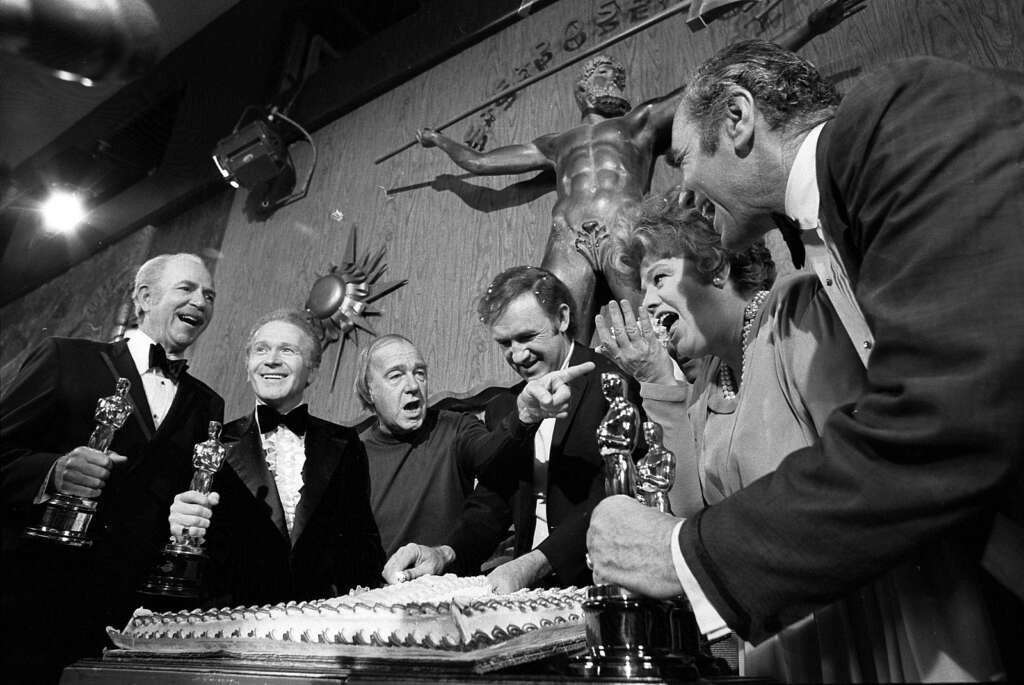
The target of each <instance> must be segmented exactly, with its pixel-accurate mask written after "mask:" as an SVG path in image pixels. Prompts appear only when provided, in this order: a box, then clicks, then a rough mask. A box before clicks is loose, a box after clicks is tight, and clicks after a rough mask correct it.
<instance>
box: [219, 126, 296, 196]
mask: <svg viewBox="0 0 1024 685" xmlns="http://www.w3.org/2000/svg"><path fill="white" fill-rule="evenodd" d="M213 163H214V164H216V165H217V168H218V169H219V170H220V174H221V176H223V177H224V178H225V179H227V182H228V183H230V184H231V185H232V186H233V187H235V188H238V187H239V186H242V187H244V188H252V187H253V186H255V185H257V184H259V183H263V182H265V181H269V180H271V179H273V178H276V177H277V175H278V174H280V173H281V171H282V170H283V169H284V168H285V167H286V166H287V165H288V152H287V151H286V150H285V148H284V142H283V141H282V140H281V137H280V136H278V135H277V133H276V132H275V131H273V130H272V129H271V128H270V126H268V125H267V122H266V121H264V120H263V119H257V120H256V121H254V122H252V123H249V124H246V125H245V126H243V127H242V128H240V129H238V130H237V131H235V132H234V133H232V134H231V135H229V136H228V137H227V138H224V139H223V140H221V141H220V142H219V143H217V147H216V148H215V149H214V152H213Z"/></svg>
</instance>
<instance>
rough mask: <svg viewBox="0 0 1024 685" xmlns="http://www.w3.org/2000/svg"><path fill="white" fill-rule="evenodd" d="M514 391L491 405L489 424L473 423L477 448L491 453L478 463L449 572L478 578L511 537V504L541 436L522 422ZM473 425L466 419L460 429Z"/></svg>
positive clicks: (456, 532)
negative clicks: (524, 464)
mask: <svg viewBox="0 0 1024 685" xmlns="http://www.w3.org/2000/svg"><path fill="white" fill-rule="evenodd" d="M517 387H518V386H517ZM513 391H515V389H513ZM513 391H510V393H509V394H507V395H499V396H498V397H496V398H495V399H494V400H492V401H491V403H490V404H489V405H488V407H487V412H486V414H485V419H486V425H485V424H482V423H480V422H479V421H475V420H474V422H475V424H476V425H475V427H472V428H470V429H469V430H471V431H472V433H473V437H472V439H471V442H472V443H473V444H474V445H475V447H474V449H480V450H488V452H486V453H485V455H486V456H485V458H483V459H482V460H480V461H479V462H478V466H477V469H478V470H477V471H476V475H477V477H478V482H477V485H476V487H475V488H474V489H473V492H472V493H471V494H470V495H469V497H467V498H466V502H465V504H463V507H462V513H461V514H460V515H459V519H458V521H457V522H456V525H455V527H454V529H453V530H452V532H451V534H450V535H449V536H448V539H447V541H446V544H448V545H449V546H451V548H452V549H453V550H454V551H455V562H454V563H453V565H452V567H451V568H450V569H449V570H450V571H452V572H454V573H458V574H460V575H472V574H476V573H479V572H480V566H481V564H483V563H484V562H485V561H487V559H488V558H489V557H490V555H491V553H492V552H493V551H494V549H495V547H497V545H498V543H499V542H501V540H502V539H504V538H505V537H506V536H507V534H508V529H509V526H511V525H512V518H513V510H512V499H513V497H514V496H515V493H516V490H517V489H518V486H519V477H518V469H519V468H520V467H521V463H522V461H523V459H524V458H525V457H524V455H529V454H532V450H533V442H532V441H533V434H534V433H535V432H536V427H535V426H525V425H524V424H522V423H520V422H519V419H518V416H517V415H516V412H515V395H514V394H512V392H513ZM468 426H469V421H468V420H466V421H464V422H463V424H462V425H460V428H467V427H468ZM461 439H462V436H461V435H460V440H461Z"/></svg>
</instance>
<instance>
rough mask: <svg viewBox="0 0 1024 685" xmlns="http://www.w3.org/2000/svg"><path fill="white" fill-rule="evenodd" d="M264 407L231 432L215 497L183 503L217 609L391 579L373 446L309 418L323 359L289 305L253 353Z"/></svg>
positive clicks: (184, 523) (174, 518)
mask: <svg viewBox="0 0 1024 685" xmlns="http://www.w3.org/2000/svg"><path fill="white" fill-rule="evenodd" d="M245 356H246V371H247V373H248V376H249V383H250V384H251V385H252V388H253V391H254V392H255V394H256V411H255V412H253V413H252V414H249V415H247V416H245V417H242V418H240V419H238V420H236V421H232V422H231V423H229V424H228V425H227V426H225V428H224V440H225V441H226V442H230V443H232V444H230V446H229V449H228V453H227V457H226V458H225V462H224V465H223V466H222V467H221V470H220V471H219V472H218V473H217V475H216V476H215V477H214V481H213V492H211V493H210V494H209V495H201V494H199V493H197V492H194V491H190V492H184V493H181V494H180V495H178V496H177V497H176V498H175V501H174V504H173V505H172V506H171V513H170V517H169V522H170V532H171V534H172V535H174V536H181V535H182V532H183V529H185V528H188V529H189V534H190V535H193V536H204V535H205V537H206V539H207V542H206V545H205V546H206V549H207V552H208V553H209V555H210V564H209V566H208V568H207V569H206V571H205V573H204V574H203V589H204V602H205V603H206V604H209V605H216V606H225V605H231V606H235V605H238V604H245V605H252V604H270V603H276V602H283V601H290V600H311V599H319V598H323V597H332V596H336V595H340V594H344V593H346V592H348V591H349V590H350V589H352V588H354V587H355V586H357V585H366V586H374V585H379V584H380V582H381V578H380V572H381V568H382V566H383V564H384V552H383V550H382V549H381V545H380V535H379V533H378V532H377V526H376V524H375V522H374V519H373V513H372V512H371V510H370V500H369V476H368V474H367V462H366V451H365V450H364V449H363V445H362V443H361V442H360V441H359V438H358V436H357V435H356V433H355V431H353V430H352V429H350V428H344V427H342V426H338V425H336V424H333V423H330V422H328V421H324V420H323V419H319V418H317V417H315V416H311V415H310V414H309V410H308V407H307V405H306V404H305V402H304V399H303V397H304V394H305V391H306V388H307V387H308V386H309V385H310V384H311V383H312V382H313V380H314V379H315V377H316V373H317V370H318V368H319V366H320V356H321V347H320V342H319V339H318V337H317V335H316V332H315V330H314V329H313V327H312V325H311V323H310V321H309V319H308V318H307V315H306V314H305V313H304V312H300V311H293V310H279V311H275V312H271V313H270V314H267V315H265V316H263V317H262V318H261V319H259V321H257V322H256V324H255V326H253V328H252V330H251V332H250V334H249V338H248V341H247V343H246V348H245Z"/></svg>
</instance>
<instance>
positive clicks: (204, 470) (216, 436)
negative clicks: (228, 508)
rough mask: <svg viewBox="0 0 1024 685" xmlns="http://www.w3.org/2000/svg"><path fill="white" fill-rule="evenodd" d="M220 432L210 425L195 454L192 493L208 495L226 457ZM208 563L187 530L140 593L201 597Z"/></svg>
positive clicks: (198, 542) (198, 540) (199, 541)
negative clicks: (206, 563) (206, 435)
mask: <svg viewBox="0 0 1024 685" xmlns="http://www.w3.org/2000/svg"><path fill="white" fill-rule="evenodd" d="M220 430H221V424H220V422H219V421H210V428H209V437H208V438H207V439H206V440H205V441H203V442H201V443H199V444H197V445H196V446H195V449H194V450H193V451H192V465H193V466H194V467H195V469H196V470H195V472H194V473H193V474H192V484H191V486H190V487H189V489H190V490H195V491H196V492H199V493H201V494H204V495H206V494H209V492H210V487H211V485H212V483H213V476H214V474H216V473H217V471H218V470H219V469H220V467H221V464H223V463H224V457H225V456H226V455H227V448H226V447H225V446H224V444H223V443H222V442H221V441H220ZM205 561H206V553H205V552H204V551H203V540H202V538H193V537H192V536H191V535H189V532H188V529H187V528H186V529H185V530H183V531H182V533H181V537H180V538H179V537H175V536H171V540H170V542H168V543H167V545H165V546H164V549H163V551H162V552H161V556H160V562H159V564H157V567H156V568H155V569H154V570H153V571H152V572H151V573H150V574H149V577H148V578H146V581H145V582H144V583H143V585H142V588H141V589H140V590H139V592H140V593H141V594H144V595H153V596H158V597H174V598H181V599H193V598H196V597H198V596H199V594H200V581H201V578H202V572H203V563H204V562H205Z"/></svg>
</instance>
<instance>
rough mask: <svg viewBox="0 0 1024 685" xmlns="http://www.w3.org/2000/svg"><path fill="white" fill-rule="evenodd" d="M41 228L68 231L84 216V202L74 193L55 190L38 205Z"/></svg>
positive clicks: (74, 227) (75, 226) (57, 231)
mask: <svg viewBox="0 0 1024 685" xmlns="http://www.w3.org/2000/svg"><path fill="white" fill-rule="evenodd" d="M39 211H40V213H41V214H42V217H43V228H45V229H46V230H48V231H52V232H54V233H70V232H71V231H73V230H75V229H76V228H78V225H79V224H80V223H81V222H82V220H83V219H84V218H85V215H86V211H85V203H83V202H82V199H81V198H80V197H79V196H78V195H77V194H75V193H72V192H68V191H66V190H55V191H53V192H51V193H50V197H48V198H47V199H46V200H45V201H43V203H42V204H41V205H40V206H39Z"/></svg>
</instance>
